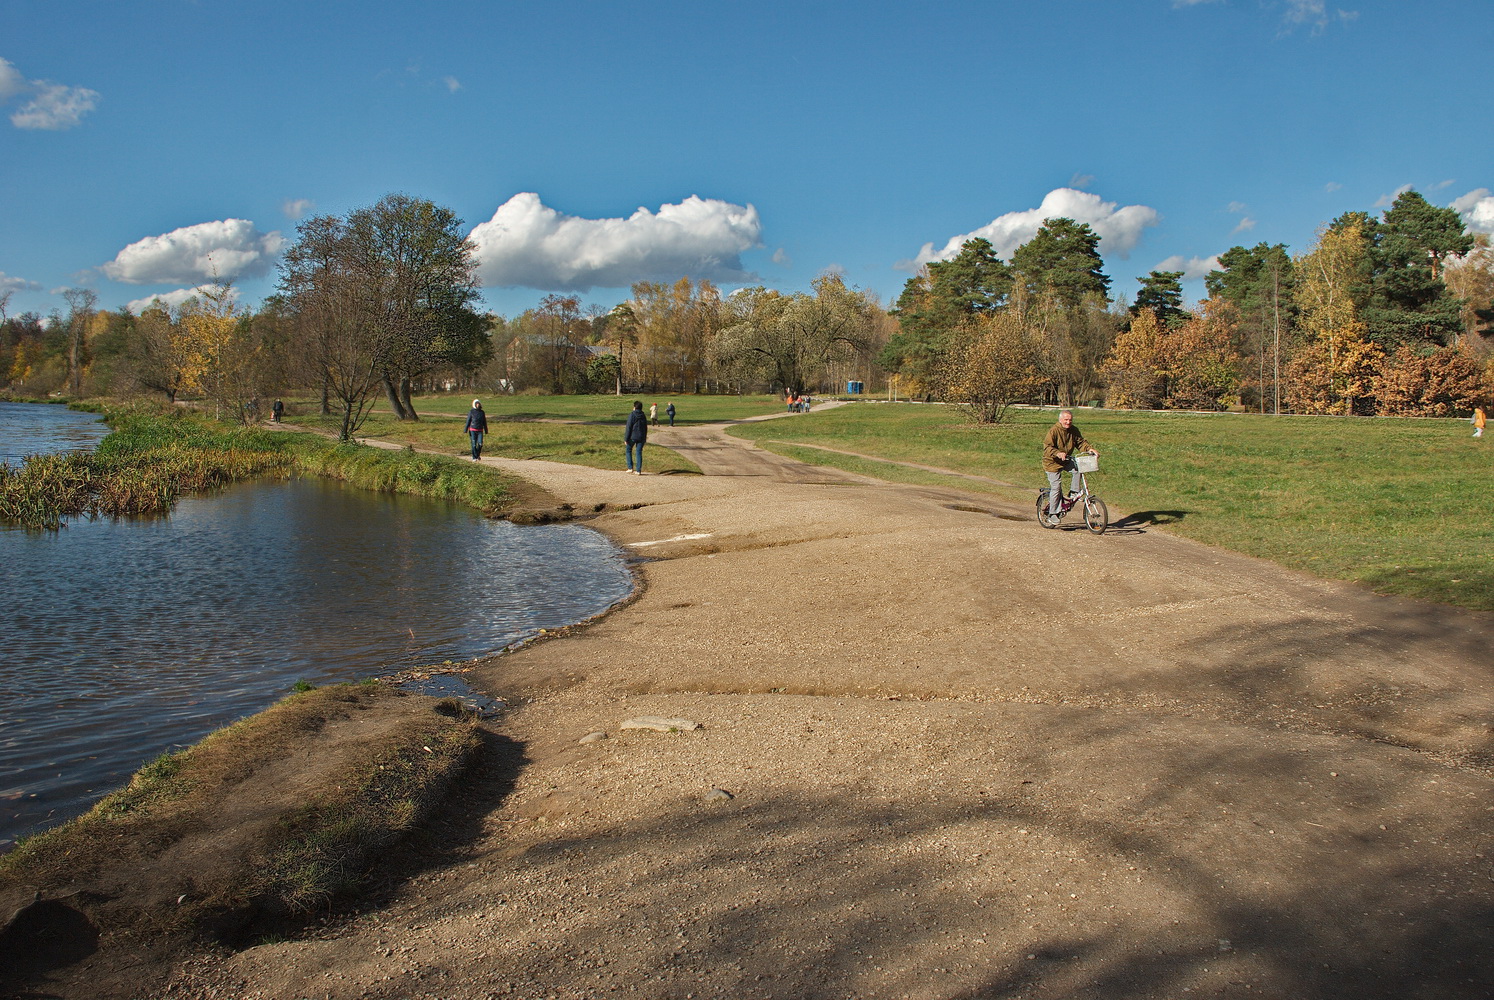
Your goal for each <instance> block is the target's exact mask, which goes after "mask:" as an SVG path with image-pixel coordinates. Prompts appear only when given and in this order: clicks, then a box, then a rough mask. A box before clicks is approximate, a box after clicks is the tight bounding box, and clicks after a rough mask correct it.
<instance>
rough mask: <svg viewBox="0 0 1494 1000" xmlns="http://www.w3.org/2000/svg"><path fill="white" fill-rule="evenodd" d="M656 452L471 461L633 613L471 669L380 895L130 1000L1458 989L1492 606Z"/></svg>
mask: <svg viewBox="0 0 1494 1000" xmlns="http://www.w3.org/2000/svg"><path fill="white" fill-rule="evenodd" d="M651 438H652V440H653V441H654V442H656V443H658V444H664V445H667V446H669V447H673V448H677V449H678V450H679V451H680V452H681V453H682V454H685V455H687V456H688V457H690V458H691V460H692V461H694V462H696V463H697V464H698V465H699V466H700V467H701V469H702V470H703V471H704V472H706V475H704V476H678V475H676V476H629V475H626V474H625V473H623V472H622V471H620V470H619V471H617V472H606V471H598V470H592V469H585V468H579V467H575V466H564V465H558V464H553V463H545V462H503V461H501V460H492V461H493V462H494V464H500V465H503V466H505V467H508V468H511V469H512V470H513V471H515V472H517V473H518V474H520V475H522V476H524V477H525V478H526V479H528V480H529V481H530V482H532V483H534V484H535V485H537V486H538V487H541V488H542V489H544V490H545V491H547V492H548V493H550V494H551V495H552V496H553V497H556V498H560V499H561V500H563V501H565V502H566V503H568V504H570V505H571V507H572V508H573V509H574V510H578V511H590V510H597V509H600V510H601V511H602V512H601V513H600V514H599V515H598V516H596V517H595V519H594V520H592V521H591V524H592V525H593V526H594V527H596V528H597V529H599V530H602V531H604V532H606V533H607V534H608V535H610V536H611V537H612V538H614V539H615V540H616V541H617V542H618V543H619V544H620V545H622V546H623V547H624V548H625V549H627V550H628V551H629V552H630V553H631V554H633V555H634V556H636V557H637V558H638V559H639V560H640V565H639V569H638V573H639V578H640V593H639V595H638V597H637V599H636V600H635V601H633V602H632V603H631V604H629V605H627V606H625V607H623V608H621V609H619V610H617V611H615V612H614V613H612V614H611V615H609V616H607V617H605V618H604V619H602V620H600V621H598V622H595V623H593V624H591V625H588V626H585V627H582V628H578V629H575V630H572V631H571V632H569V633H568V634H566V635H564V636H562V637H560V638H558V639H555V640H553V641H545V642H539V643H535V644H532V645H530V646H528V647H526V648H525V649H523V650H520V651H517V652H515V653H513V654H510V655H508V656H504V657H501V658H496V659H494V660H491V661H487V662H484V663H481V664H479V665H478V666H477V667H476V668H475V669H474V670H473V671H472V673H471V675H470V677H471V680H472V681H473V683H474V684H475V685H476V686H478V687H479V688H481V689H483V690H485V691H487V692H489V693H492V694H497V695H504V696H507V697H509V698H511V699H513V700H514V701H515V703H516V704H517V706H518V707H517V708H515V709H513V710H511V711H510V712H509V713H508V714H506V715H505V716H504V717H502V718H501V719H499V720H498V721H497V722H496V724H495V725H494V727H493V732H492V734H491V736H490V739H489V745H488V748H487V750H486V751H485V758H484V761H483V763H482V765H481V766H480V767H478V768H477V769H476V770H475V771H474V773H473V774H472V775H471V778H470V782H469V784H468V786H467V787H466V788H464V789H463V792H462V794H461V795H460V796H459V799H458V801H456V802H455V803H454V804H453V806H452V809H451V811H450V813H449V814H448V815H447V816H446V817H445V820H444V821H443V822H442V823H441V824H440V825H439V826H438V828H437V829H436V830H434V831H433V832H432V833H431V834H430V836H428V837H427V838H425V839H423V840H422V841H421V842H420V843H418V844H415V845H412V847H411V848H410V849H409V851H408V852H407V853H406V854H405V855H402V856H401V857H398V858H391V859H389V863H390V873H391V881H390V884H389V887H388V893H387V898H386V899H385V901H384V902H383V904H382V905H380V906H379V907H378V908H376V909H373V910H370V911H368V912H365V913H363V914H361V915H356V916H353V917H350V918H345V919H339V920H337V921H333V922H330V923H328V924H327V925H326V926H324V927H322V928H321V929H320V930H319V931H318V932H317V933H315V934H313V935H311V936H310V937H309V938H307V939H305V940H296V941H285V942H279V943H271V944H264V945H261V946H259V947H255V948H251V949H249V950H247V951H244V952H241V953H239V954H236V955H209V956H202V957H200V958H198V959H196V960H194V961H193V962H191V963H189V964H188V965H186V966H183V967H182V968H181V969H180V970H179V973H178V975H177V978H176V980H175V982H174V984H173V986H172V987H171V989H170V990H169V991H168V992H167V995H170V996H176V997H243V998H253V997H275V998H281V997H328V998H338V1000H341V998H353V997H389V998H394V997H401V998H416V997H433V998H434V997H440V998H453V1000H454V998H479V997H508V996H513V997H534V998H539V997H606V996H634V997H657V998H665V997H668V998H675V997H680V998H684V997H702V998H704V997H720V998H732V1000H739V998H758V997H764V998H831V997H836V998H844V997H886V998H904V997H931V998H932V997H940V998H943V997H947V998H974V997H1051V998H1069V997H1096V998H1100V997H1104V998H1132V997H1137V998H1139V997H1168V998H1178V997H1183V996H1191V995H1208V996H1223V997H1261V996H1267V997H1293V998H1317V997H1324V998H1327V997H1333V998H1337V997H1344V998H1348V997H1356V998H1364V997H1384V998H1396V1000H1400V998H1406V997H1418V998H1432V997H1468V998H1473V997H1480V998H1487V997H1488V996H1490V995H1494V968H1491V966H1490V964H1489V962H1488V961H1487V955H1488V942H1489V940H1490V931H1491V914H1494V884H1491V878H1490V873H1491V869H1490V864H1489V861H1488V860H1487V858H1488V855H1489V854H1490V852H1491V849H1494V842H1491V841H1494V815H1491V809H1494V787H1491V786H1494V782H1491V772H1490V764H1491V761H1494V740H1491V734H1490V728H1489V727H1490V723H1491V721H1494V712H1491V709H1494V687H1491V682H1490V670H1489V649H1490V638H1491V636H1494V621H1491V619H1490V617H1489V616H1487V615H1480V614H1477V613H1472V612H1464V611H1460V610H1456V609H1451V608H1446V607H1442V606H1436V605H1427V604H1418V603H1414V602H1410V601H1405V600H1400V599H1395V598H1387V597H1379V596H1375V595H1372V594H1369V593H1367V592H1365V591H1363V590H1360V589H1357V588H1355V587H1352V586H1349V585H1346V584H1340V583H1334V582H1326V581H1322V580H1317V579H1313V578H1310V577H1307V576H1304V575H1301V574H1297V573H1292V572H1289V571H1286V570H1283V569H1281V568H1280V567H1278V566H1274V565H1271V564H1268V563H1265V562H1262V561H1259V560H1254V559H1249V558H1245V557H1242V556H1236V555H1232V554H1230V553H1226V552H1223V551H1219V550H1215V549H1212V548H1209V547H1207V546H1203V545H1199V544H1196V543H1193V542H1189V541H1184V540H1180V539H1176V538H1172V537H1168V536H1166V535H1164V534H1162V533H1160V532H1158V531H1156V530H1153V529H1149V528H1148V527H1147V526H1146V525H1145V524H1144V523H1141V522H1138V523H1136V524H1134V525H1132V526H1130V527H1129V528H1122V529H1121V530H1118V531H1112V532H1111V533H1107V534H1106V535H1104V536H1101V537H1095V536H1092V535H1089V534H1088V533H1086V532H1084V531H1082V530H1079V531H1044V530H1042V529H1040V528H1039V527H1038V526H1037V525H1036V524H1035V523H1034V522H1033V521H1032V519H1031V516H1030V508H1029V507H1027V506H1024V505H1020V504H1015V505H1013V504H1005V503H1002V502H1000V501H997V500H993V499H991V498H989V497H987V496H980V495H974V494H966V493H961V492H959V491H957V490H951V489H932V488H921V487H907V486H896V485H889V484H885V483H879V482H875V481H872V480H867V479H863V478H861V477H856V476H852V475H848V474H845V473H841V472H836V471H834V470H828V469H822V468H814V467H810V466H805V465H802V464H800V463H796V462H792V461H790V460H787V459H783V458H780V457H778V456H776V455H772V454H770V453H768V452H765V451H761V450H759V449H756V448H753V447H751V446H750V445H745V444H743V443H741V442H736V441H734V440H733V439H731V438H730V437H729V436H727V435H726V434H725V433H724V432H723V430H722V429H721V428H709V427H708V428H673V429H669V428H663V429H657V430H655V431H654V432H653V434H652V436H651ZM621 451H622V449H621V445H619V462H621V458H622V456H621ZM1036 451H1037V449H1036V446H1034V453H1036ZM1034 465H1036V463H1034ZM1037 478H1038V477H1037V474H1036V472H1034V480H1035V481H1036V480H1037ZM641 716H661V717H666V718H672V719H685V720H690V721H692V722H698V723H699V724H700V728H697V729H689V728H687V727H677V728H678V729H679V731H675V732H657V731H652V730H647V729H625V728H623V726H622V724H623V723H624V722H625V721H626V720H629V719H634V718H638V717H641ZM598 734H603V735H598Z"/></svg>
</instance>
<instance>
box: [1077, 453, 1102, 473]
mask: <svg viewBox="0 0 1494 1000" xmlns="http://www.w3.org/2000/svg"><path fill="white" fill-rule="evenodd" d="M1074 468H1076V469H1078V470H1079V471H1080V472H1099V471H1100V456H1099V455H1075V456H1074Z"/></svg>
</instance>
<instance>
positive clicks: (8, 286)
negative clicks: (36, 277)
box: [0, 271, 41, 295]
mask: <svg viewBox="0 0 1494 1000" xmlns="http://www.w3.org/2000/svg"><path fill="white" fill-rule="evenodd" d="M40 288H41V284H40V282H36V281H27V280H26V279H25V278H13V277H11V276H10V275H8V274H6V273H5V272H4V271H0V295H3V294H5V293H6V292H34V291H37V290H38V289H40Z"/></svg>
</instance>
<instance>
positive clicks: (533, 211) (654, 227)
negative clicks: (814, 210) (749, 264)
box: [470, 192, 762, 292]
mask: <svg viewBox="0 0 1494 1000" xmlns="http://www.w3.org/2000/svg"><path fill="white" fill-rule="evenodd" d="M761 235H762V222H761V221H760V220H759V219H758V215H757V209H755V208H753V207H752V206H751V205H746V206H742V205H733V204H730V203H729V202H724V201H717V200H714V199H707V198H699V197H696V196H695V195H691V196H690V197H689V198H686V199H685V200H684V201H682V202H680V203H679V204H678V205H661V206H660V207H659V211H658V212H657V213H655V212H650V211H649V210H648V209H646V208H640V209H638V211H636V212H634V213H633V214H632V215H631V216H629V217H628V218H626V219H582V218H579V217H577V216H573V215H563V214H561V213H560V212H557V211H556V210H555V209H553V208H548V207H546V206H545V205H544V204H543V203H541V202H540V198H539V195H537V194H534V193H532V192H525V193H522V194H516V195H514V196H513V197H512V198H510V199H509V200H508V201H506V202H504V203H503V204H502V205H500V206H499V207H498V211H497V212H495V213H494V214H493V217H492V218H491V219H490V220H488V221H487V222H484V223H481V224H479V225H478V226H477V227H476V228H474V229H473V230H472V233H471V237H470V238H471V240H472V241H473V242H474V243H476V244H477V262H478V263H477V275H478V280H479V281H481V282H482V284H483V285H485V286H486V287H489V288H514V287H524V288H537V289H542V290H544V291H558V292H585V291H590V290H591V289H593V288H626V287H628V286H629V285H631V284H632V283H633V282H635V281H672V280H675V279H677V278H680V277H682V276H685V275H689V276H690V277H694V278H709V279H711V280H712V281H717V282H722V283H735V282H747V281H752V280H753V279H754V276H753V275H752V274H750V273H748V272H747V271H744V270H743V269H742V262H741V258H740V256H739V255H740V254H741V253H742V251H744V250H750V249H752V248H754V247H757V246H760V245H761V243H760V237H761Z"/></svg>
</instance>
